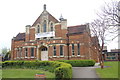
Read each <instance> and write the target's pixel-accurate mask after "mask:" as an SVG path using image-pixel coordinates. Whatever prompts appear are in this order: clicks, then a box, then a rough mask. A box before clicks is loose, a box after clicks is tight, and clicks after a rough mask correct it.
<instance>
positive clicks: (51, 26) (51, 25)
mask: <svg viewBox="0 0 120 80" xmlns="http://www.w3.org/2000/svg"><path fill="white" fill-rule="evenodd" d="M50 31H53V23H51V24H50Z"/></svg>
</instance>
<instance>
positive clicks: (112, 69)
mask: <svg viewBox="0 0 120 80" xmlns="http://www.w3.org/2000/svg"><path fill="white" fill-rule="evenodd" d="M104 65H105V66H109V67H106V68H104V69H101V68H96V72H97V74H98V75H99V77H100V78H118V62H117V61H111V62H104Z"/></svg>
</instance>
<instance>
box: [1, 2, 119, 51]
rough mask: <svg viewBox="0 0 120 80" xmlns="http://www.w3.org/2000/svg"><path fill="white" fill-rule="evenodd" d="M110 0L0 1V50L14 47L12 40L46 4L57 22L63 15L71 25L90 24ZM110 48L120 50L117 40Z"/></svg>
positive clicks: (109, 45) (23, 30) (31, 22)
mask: <svg viewBox="0 0 120 80" xmlns="http://www.w3.org/2000/svg"><path fill="white" fill-rule="evenodd" d="M110 1H111V0H0V48H3V47H7V48H11V39H12V38H13V37H15V36H16V35H17V34H18V33H19V32H21V33H22V32H25V26H26V25H32V24H33V23H34V21H35V20H36V19H37V18H38V16H39V15H40V14H41V12H42V11H43V5H44V4H46V5H47V11H48V12H49V13H51V14H52V15H53V16H54V17H55V18H56V19H59V17H60V15H61V14H62V15H63V17H64V18H65V19H67V21H68V26H73V25H80V24H84V23H89V22H91V21H92V20H93V19H95V18H96V17H97V16H96V13H97V11H99V10H100V9H101V7H102V6H103V4H104V2H110ZM116 1H118V0H116ZM107 46H108V48H109V49H115V48H118V44H117V39H116V40H114V41H111V42H110V44H107Z"/></svg>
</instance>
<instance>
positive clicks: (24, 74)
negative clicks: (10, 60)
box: [2, 69, 55, 78]
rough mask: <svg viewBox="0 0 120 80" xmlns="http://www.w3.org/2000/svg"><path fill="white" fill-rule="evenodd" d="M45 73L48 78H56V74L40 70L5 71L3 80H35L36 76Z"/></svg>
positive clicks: (3, 71)
mask: <svg viewBox="0 0 120 80" xmlns="http://www.w3.org/2000/svg"><path fill="white" fill-rule="evenodd" d="M40 73H44V74H45V75H46V78H55V74H54V73H51V72H48V71H43V70H40V69H37V70H36V69H3V70H2V78H35V74H40Z"/></svg>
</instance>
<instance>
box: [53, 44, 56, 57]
mask: <svg viewBox="0 0 120 80" xmlns="http://www.w3.org/2000/svg"><path fill="white" fill-rule="evenodd" d="M53 56H56V46H53Z"/></svg>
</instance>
